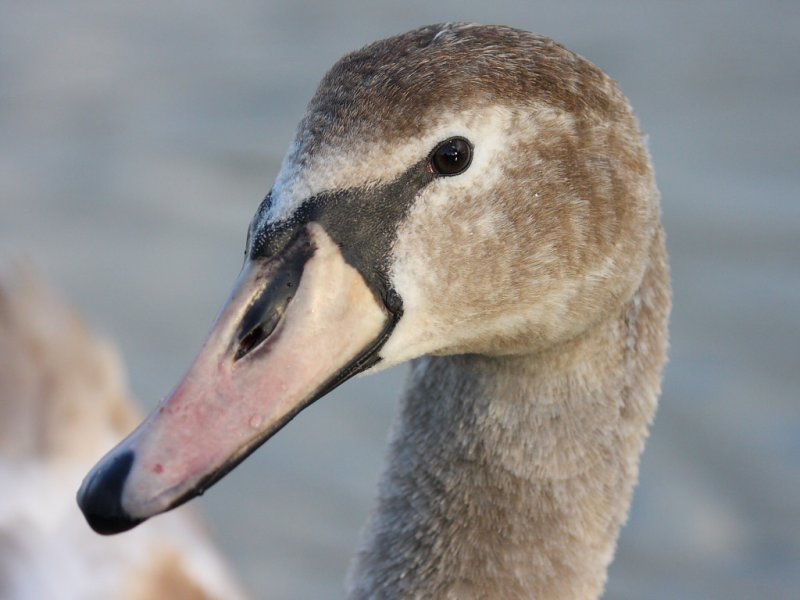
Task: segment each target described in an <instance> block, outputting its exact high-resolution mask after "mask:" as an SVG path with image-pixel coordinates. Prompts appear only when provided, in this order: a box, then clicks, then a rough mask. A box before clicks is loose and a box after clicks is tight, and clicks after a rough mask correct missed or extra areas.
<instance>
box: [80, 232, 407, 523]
mask: <svg viewBox="0 0 800 600" xmlns="http://www.w3.org/2000/svg"><path fill="white" fill-rule="evenodd" d="M392 325H393V321H392V320H391V318H390V316H389V314H388V312H387V309H386V308H385V306H384V305H383V303H382V302H381V301H380V300H378V298H377V297H376V295H375V294H374V293H373V291H372V290H371V289H370V288H369V287H368V285H367V284H366V282H365V280H364V278H363V277H362V275H361V274H360V273H359V272H358V271H357V270H356V269H355V268H354V267H352V266H351V265H349V264H348V263H347V262H346V261H345V259H344V257H343V255H342V253H341V251H340V249H339V247H338V246H337V245H336V243H335V242H334V241H333V240H332V239H331V238H330V237H329V236H328V234H327V233H326V232H325V230H324V229H323V228H322V226H320V225H318V224H316V223H311V224H309V225H307V226H306V227H305V228H304V230H303V231H302V232H301V235H299V236H297V238H296V239H295V240H294V241H293V242H292V243H290V244H289V245H288V246H287V248H285V249H284V250H283V251H281V252H280V253H279V254H278V255H277V256H275V257H272V258H270V259H268V260H258V261H248V263H247V264H246V265H245V267H244V269H243V270H242V273H241V275H240V276H239V279H238V281H237V283H236V286H235V288H234V291H233V293H232V295H231V297H230V299H229V300H228V302H227V303H226V304H225V306H224V307H223V309H222V312H221V313H220V315H219V317H218V318H217V321H216V323H215V324H214V327H213V329H212V331H211V333H210V334H209V337H208V339H207V341H206V342H205V344H204V346H203V348H202V349H201V351H200V354H199V355H198V356H197V358H196V359H195V361H194V363H193V364H192V366H191V367H190V368H189V371H188V373H187V374H186V375H185V377H184V378H183V381H181V382H180V383H179V384H178V386H177V388H176V389H175V391H173V392H172V394H171V395H170V396H169V397H167V398H166V399H165V400H164V401H163V402H162V403H161V404H160V406H159V407H158V408H156V410H154V411H153V412H152V413H151V414H150V415H149V416H148V417H147V419H146V420H145V421H144V422H143V423H142V424H141V425H140V426H139V427H138V428H137V429H136V430H135V431H134V432H133V433H131V434H130V435H129V436H128V437H127V438H126V439H124V440H123V441H122V442H121V443H120V444H119V445H118V446H116V447H115V448H114V449H112V450H111V451H110V452H109V453H108V454H107V455H106V456H105V457H104V458H103V459H102V460H101V461H100V462H99V463H98V464H97V465H96V466H95V467H94V469H93V470H92V471H91V472H90V473H89V474H88V475H87V476H86V478H85V479H84V481H83V484H82V486H81V489H80V491H79V492H78V503H79V505H80V507H81V509H82V510H83V512H84V515H85V516H86V518H87V520H88V521H89V524H90V525H91V526H92V528H93V529H95V530H96V531H98V532H99V533H106V534H108V533H117V532H121V531H125V530H127V529H130V528H131V527H134V526H135V525H137V524H138V523H140V522H142V521H144V520H145V519H147V518H149V517H151V516H153V515H156V514H158V513H161V512H164V511H166V510H169V509H170V508H174V507H175V506H177V505H179V504H182V503H183V502H185V501H187V500H189V499H190V498H192V497H194V496H196V495H199V494H201V493H202V492H203V491H204V490H205V489H206V488H208V487H209V486H211V485H212V484H213V483H215V482H216V481H217V480H219V479H220V478H221V477H223V476H224V475H225V474H226V473H227V472H228V471H230V470H231V469H232V468H234V467H235V466H236V465H237V464H238V463H239V462H240V461H242V460H243V459H244V458H245V457H246V456H248V455H249V454H250V453H251V452H252V451H253V450H255V449H256V448H257V447H258V446H259V445H261V444H262V443H263V442H264V441H266V440H267V439H268V438H269V437H270V436H271V435H272V434H273V433H275V432H276V431H277V430H278V429H280V428H281V427H282V426H283V425H285V424H286V423H287V422H288V421H289V420H290V419H291V418H292V417H294V416H295V415H296V414H297V413H298V412H299V411H300V410H302V409H303V408H305V407H306V406H308V405H309V404H310V403H311V402H313V401H314V400H316V399H317V398H319V397H320V396H321V395H323V394H324V393H326V392H327V391H329V390H330V389H332V388H333V387H335V386H336V385H338V384H339V383H341V382H342V381H344V380H346V379H347V378H349V377H350V376H352V375H353V374H355V373H357V372H359V371H361V370H363V369H364V368H367V367H368V366H370V365H371V364H373V363H374V362H375V361H376V360H377V350H378V349H379V348H380V345H381V344H382V343H383V341H385V339H386V337H387V336H388V334H389V333H390V331H391V327H392Z"/></svg>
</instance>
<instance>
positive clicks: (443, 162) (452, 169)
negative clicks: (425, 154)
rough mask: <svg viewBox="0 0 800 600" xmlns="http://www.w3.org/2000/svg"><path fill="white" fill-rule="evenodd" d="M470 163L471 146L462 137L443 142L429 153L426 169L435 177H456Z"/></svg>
mask: <svg viewBox="0 0 800 600" xmlns="http://www.w3.org/2000/svg"><path fill="white" fill-rule="evenodd" d="M470 162H472V144H470V143H469V140H467V139H465V138H462V137H454V138H450V139H449V140H445V141H444V142H442V143H441V144H439V145H438V146H436V148H434V149H433V152H431V157H430V159H429V160H428V169H429V170H430V171H431V172H432V173H436V174H437V175H458V174H459V173H463V172H464V171H466V170H467V167H469V163H470Z"/></svg>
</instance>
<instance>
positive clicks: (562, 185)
mask: <svg viewBox="0 0 800 600" xmlns="http://www.w3.org/2000/svg"><path fill="white" fill-rule="evenodd" d="M659 213H660V208H659V195H658V192H657V189H656V186H655V183H654V179H653V174H652V170H651V167H650V161H649V157H648V154H647V151H646V149H645V148H644V145H643V143H642V136H641V134H640V131H639V129H638V125H637V122H636V120H635V118H634V117H633V115H632V112H631V109H630V107H629V105H628V102H627V101H626V99H625V98H624V96H623V95H622V94H621V92H620V91H619V89H618V88H617V85H616V84H615V83H614V82H613V81H612V80H611V79H610V78H608V77H607V76H606V75H605V74H604V73H602V72H601V71H600V70H599V69H598V68H597V67H595V66H593V65H592V64H590V63H589V62H588V61H586V60H584V59H583V58H581V57H579V56H577V55H575V54H573V53H572V52H570V51H568V50H566V49H565V48H563V47H562V46H560V45H558V44H557V43H555V42H553V41H552V40H550V39H548V38H545V37H540V36H538V35H534V34H531V33H528V32H524V31H519V30H514V29H510V28H507V27H499V26H488V27H487V26H477V25H467V24H446V25H435V26H430V27H423V28H421V29H418V30H415V31H411V32H409V33H406V34H403V35H400V36H397V37H393V38H389V39H387V40H383V41H379V42H376V43H374V44H371V45H369V46H367V47H365V48H363V49H361V50H359V51H357V52H354V53H352V54H349V55H347V56H345V57H344V58H343V59H341V60H340V61H339V62H338V63H336V64H335V65H334V66H333V68H332V69H331V70H330V71H329V72H328V73H327V74H326V75H325V77H324V78H323V80H322V82H321V84H320V86H319V88H318V90H317V92H316V94H315V95H314V97H313V98H312V99H311V102H310V104H309V106H308V110H307V112H306V114H305V116H304V117H303V119H302V121H301V123H300V125H299V127H298V130H297V135H296V138H295V140H294V143H293V144H292V145H291V147H290V148H289V151H288V153H287V155H286V158H285V159H284V162H283V165H282V167H281V170H280V172H279V174H278V176H277V179H276V182H275V184H274V187H273V188H272V190H271V191H270V193H269V194H268V195H267V197H266V198H265V200H264V201H263V202H262V203H261V205H260V206H259V208H258V210H257V212H256V215H255V217H254V218H253V221H252V223H251V225H250V228H249V232H248V240H247V245H246V260H245V264H244V267H243V270H242V272H241V274H240V276H239V279H238V281H237V283H236V286H235V288H234V291H233V293H232V295H231V297H230V299H229V300H228V302H227V303H226V305H225V306H224V307H223V309H222V312H221V313H220V315H219V317H218V319H217V322H216V324H215V326H214V329H213V330H212V332H211V334H210V335H209V338H208V340H207V342H206V343H205V345H204V347H203V349H202V350H201V351H200V353H199V355H198V357H197V359H196V361H195V362H194V364H193V365H192V366H191V367H190V369H189V372H188V373H187V375H186V376H185V378H184V379H183V381H182V382H181V383H180V384H179V386H178V387H177V388H176V389H175V391H174V392H173V393H172V395H171V396H170V397H169V398H167V399H166V400H164V402H163V403H162V404H161V406H160V407H159V408H158V409H157V410H155V411H154V412H153V413H152V414H151V415H150V416H149V417H148V418H147V420H146V421H145V422H144V423H143V424H142V425H141V426H140V427H139V428H138V429H136V430H135V431H134V432H133V433H132V434H131V435H130V436H129V437H128V438H127V439H126V440H125V441H123V442H122V443H121V444H120V445H118V446H117V447H116V448H114V449H113V450H111V451H110V453H109V454H108V455H107V456H106V457H105V458H104V459H103V460H102V461H101V462H100V463H99V464H98V465H97V466H96V467H95V468H94V469H93V470H92V471H91V472H90V473H89V474H88V475H87V477H86V479H85V480H84V482H83V485H82V486H81V489H80V491H79V495H78V501H79V504H80V506H81V508H82V509H83V512H84V514H85V516H86V518H87V520H88V522H89V524H90V525H91V526H92V527H93V528H94V529H96V530H97V531H99V532H101V533H106V534H108V533H116V532H120V531H124V530H127V529H130V528H132V527H134V526H135V525H137V524H138V523H140V522H141V521H143V520H145V519H147V518H149V517H151V516H153V515H155V514H157V513H160V512H163V511H166V510H169V509H170V508H173V507H174V506H177V505H179V504H181V503H183V502H185V501H187V500H188V499H190V498H192V497H193V496H195V495H197V494H199V493H202V492H203V491H204V490H205V489H206V488H208V487H209V486H210V485H212V484H213V483H215V482H216V481H217V480H219V479H220V478H221V477H222V476H223V475H224V474H225V473H227V472H228V471H230V470H231V469H232V468H234V467H235V466H236V464H238V463H239V462H240V461H241V460H243V459H244V458H245V457H246V456H247V455H248V454H249V453H250V452H252V451H253V450H255V448H256V447H258V446H259V445H261V444H262V443H263V442H264V441H265V440H266V439H267V438H269V437H270V436H271V435H272V434H273V433H275V432H276V431H277V430H278V429H280V428H281V427H283V426H284V425H285V424H286V423H287V422H288V421H289V420H290V419H291V418H292V417H293V416H294V415H295V414H297V412H298V411H300V410H302V409H303V408H305V407H306V406H308V405H309V404H310V403H312V402H313V401H315V400H316V399H318V398H320V397H321V396H323V395H324V394H325V393H326V392H327V391H329V390H330V389H332V388H333V387H335V386H337V385H339V384H340V383H341V382H343V381H344V380H346V379H348V378H349V377H351V376H353V375H355V374H357V373H360V372H364V371H369V370H375V369H379V368H382V367H386V366H389V365H393V364H397V363H400V362H403V361H407V360H412V361H413V362H412V366H411V374H410V379H409V383H408V387H407V389H406V391H405V395H404V398H403V400H402V402H401V407H400V413H399V417H398V420H397V423H396V425H395V427H394V430H393V433H392V438H391V443H390V450H389V458H388V465H387V468H386V471H385V473H384V475H383V478H382V480H381V483H380V488H379V495H378V502H377V507H376V509H375V511H374V513H373V514H372V516H371V518H370V520H369V522H368V524H367V526H366V529H365V530H364V532H363V535H362V541H361V544H360V547H359V549H358V552H357V555H356V559H355V562H354V564H353V567H352V569H351V573H350V577H349V587H350V595H351V597H353V598H504V599H507V598H544V599H561V598H563V599H576V598H595V597H597V596H598V595H600V594H601V593H602V590H603V587H604V583H605V578H606V570H607V566H608V564H609V563H610V561H611V559H612V556H613V553H614V547H615V543H616V539H617V535H618V532H619V528H620V526H621V524H622V522H623V521H624V520H625V517H626V513H627V510H628V505H629V503H630V499H631V494H632V490H633V487H634V485H635V482H636V479H637V471H638V462H639V455H640V453H641V451H642V448H643V446H644V442H645V438H646V437H647V432H648V426H649V423H650V422H651V420H652V418H653V414H654V411H655V407H656V402H657V397H658V395H659V392H660V381H661V372H662V366H663V364H664V361H665V356H666V343H667V342H666V340H667V317H668V312H669V308H670V290H669V274H668V266H667V257H666V253H665V248H664V236H663V233H662V229H661V226H660V224H659V218H660V215H659Z"/></svg>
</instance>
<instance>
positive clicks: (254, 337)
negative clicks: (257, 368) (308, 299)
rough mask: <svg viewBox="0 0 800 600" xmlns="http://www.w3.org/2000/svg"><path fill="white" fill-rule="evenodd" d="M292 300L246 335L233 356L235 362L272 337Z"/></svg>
mask: <svg viewBox="0 0 800 600" xmlns="http://www.w3.org/2000/svg"><path fill="white" fill-rule="evenodd" d="M291 300H292V298H291V296H290V297H289V298H288V299H287V300H286V303H285V304H284V305H283V306H280V307H277V308H276V309H275V310H274V311H273V312H271V313H270V314H269V315H267V317H266V319H264V320H263V321H261V322H260V323H258V324H257V325H256V326H255V327H253V328H252V329H251V330H250V331H249V332H247V334H245V335H244V336H243V337H242V338H241V340H240V341H239V347H238V348H237V349H236V353H235V354H234V355H233V361H234V362H237V361H239V360H241V359H242V358H244V357H245V356H247V355H248V354H250V353H251V352H252V351H253V350H255V349H256V348H257V347H258V346H260V345H261V344H262V343H263V342H264V341H265V340H266V339H267V338H268V337H269V336H270V335H272V332H273V331H275V328H276V327H277V326H278V323H279V322H280V320H281V317H282V316H283V313H284V311H285V310H286V305H287V304H289V302H290V301H291Z"/></svg>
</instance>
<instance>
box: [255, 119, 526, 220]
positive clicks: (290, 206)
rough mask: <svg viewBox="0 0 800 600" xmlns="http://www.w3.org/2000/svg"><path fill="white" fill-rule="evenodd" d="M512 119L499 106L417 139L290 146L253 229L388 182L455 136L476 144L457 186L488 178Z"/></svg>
mask: <svg viewBox="0 0 800 600" xmlns="http://www.w3.org/2000/svg"><path fill="white" fill-rule="evenodd" d="M511 115H512V112H511V111H510V110H508V109H507V108H503V107H499V106H498V107H493V108H488V109H483V110H481V111H465V112H463V113H458V114H449V115H442V116H440V117H439V118H438V120H437V122H436V123H431V124H430V126H429V127H428V128H426V130H425V132H424V134H423V135H421V136H419V137H415V138H411V139H404V140H401V139H398V140H394V139H385V138H382V139H379V138H375V139H366V140H364V139H359V140H353V141H352V142H351V143H349V144H347V145H344V146H342V145H340V146H336V147H334V146H330V147H323V148H322V149H321V150H320V151H319V152H317V153H316V154H315V155H314V156H307V155H303V152H302V148H301V146H300V145H298V142H295V143H294V144H293V145H292V146H291V147H290V148H289V152H288V153H287V155H286V157H285V158H284V161H283V165H282V166H281V170H280V172H279V173H278V177H277V178H276V180H275V185H274V186H273V190H272V202H271V205H270V208H269V210H268V211H267V212H266V213H265V214H264V215H263V217H262V221H261V223H258V224H257V227H255V229H256V230H258V229H261V228H263V227H266V226H268V225H270V224H273V223H277V222H280V221H285V220H288V219H290V218H291V217H292V215H293V214H294V213H295V212H296V211H297V210H298V208H300V206H301V205H302V204H303V202H305V201H306V200H307V199H308V198H310V197H312V196H315V195H317V194H320V193H323V192H331V191H335V190H343V189H351V188H359V187H371V186H376V185H381V184H385V183H388V182H390V181H393V180H394V179H396V178H397V177H399V176H400V175H401V174H402V173H404V172H406V171H407V170H408V169H409V168H410V167H411V166H412V165H414V164H415V163H417V162H420V161H421V160H424V159H425V158H426V157H427V156H428V155H429V154H430V152H431V151H432V150H433V148H434V147H435V146H436V144H437V143H439V142H441V141H444V140H446V139H448V138H450V137H454V136H463V137H466V138H467V139H469V140H470V141H471V142H472V143H473V144H475V149H476V151H475V155H474V157H473V163H472V165H471V166H470V169H469V170H468V171H467V172H466V173H464V174H463V175H461V176H459V177H458V179H460V180H462V181H461V183H462V185H470V184H474V183H475V181H476V180H478V179H480V178H482V177H483V178H485V177H486V176H487V173H486V169H487V168H488V165H489V163H490V160H491V156H492V154H493V153H494V152H496V151H497V149H498V147H499V145H500V143H502V139H503V138H504V136H503V135H502V133H504V130H505V127H503V124H504V123H505V124H507V123H508V122H509V121H510V119H511ZM481 172H483V173H482V174H481ZM452 179H453V180H455V179H456V178H452Z"/></svg>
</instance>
